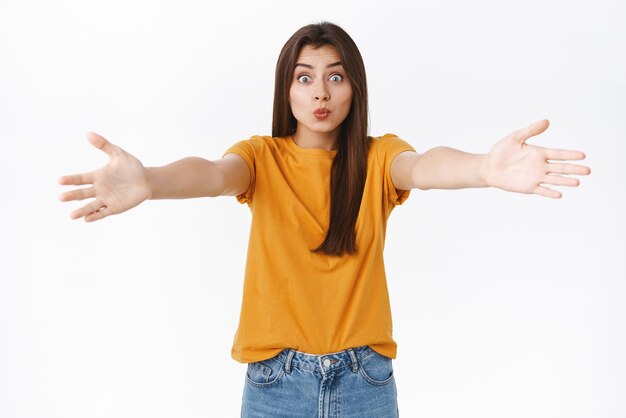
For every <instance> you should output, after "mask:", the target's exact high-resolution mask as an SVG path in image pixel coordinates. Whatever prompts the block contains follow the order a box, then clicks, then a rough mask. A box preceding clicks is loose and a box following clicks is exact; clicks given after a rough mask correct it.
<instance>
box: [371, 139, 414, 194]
mask: <svg viewBox="0 0 626 418" xmlns="http://www.w3.org/2000/svg"><path fill="white" fill-rule="evenodd" d="M403 151H414V152H416V151H415V148H413V147H412V146H411V145H410V144H409V143H408V142H406V141H404V140H402V139H400V138H398V137H397V136H396V135H394V134H385V135H383V136H382V137H380V139H379V143H378V147H377V158H378V164H379V165H380V168H381V170H382V171H383V178H384V184H383V192H384V193H385V195H386V196H387V198H388V202H389V204H390V205H392V206H398V205H401V204H402V203H404V201H405V200H406V199H408V197H409V194H410V193H411V191H410V190H400V189H396V187H395V186H394V184H393V181H391V162H392V161H393V159H394V158H395V157H396V156H397V155H398V154H400V153H401V152H403Z"/></svg>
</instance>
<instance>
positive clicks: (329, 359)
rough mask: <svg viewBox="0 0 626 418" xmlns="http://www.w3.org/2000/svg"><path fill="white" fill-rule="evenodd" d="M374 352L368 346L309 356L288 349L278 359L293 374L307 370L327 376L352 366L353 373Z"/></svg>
mask: <svg viewBox="0 0 626 418" xmlns="http://www.w3.org/2000/svg"><path fill="white" fill-rule="evenodd" d="M373 351H374V350H372V348H371V347H369V346H367V345H362V346H360V347H354V348H348V349H346V350H343V351H339V352H337V353H328V354H309V353H303V352H301V351H296V350H294V349H293V348H287V349H285V350H283V351H281V352H280V353H279V354H278V356H277V357H276V358H277V359H278V360H279V361H281V362H283V363H285V371H286V372H287V373H290V372H291V369H292V368H297V369H306V370H311V371H317V372H320V373H322V374H326V373H327V372H329V371H331V370H337V369H341V368H343V367H348V366H350V367H351V368H352V371H353V372H356V371H357V370H358V367H359V360H361V359H362V358H364V357H367V356H368V355H370V354H371V353H372V352H373Z"/></svg>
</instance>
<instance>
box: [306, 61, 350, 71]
mask: <svg viewBox="0 0 626 418" xmlns="http://www.w3.org/2000/svg"><path fill="white" fill-rule="evenodd" d="M340 65H342V64H341V61H337V62H333V63H332V64H328V65H327V66H326V68H332V67H338V66H340ZM298 66H300V67H306V68H310V69H313V66H312V65H309V64H303V63H301V62H298V63H296V67H298Z"/></svg>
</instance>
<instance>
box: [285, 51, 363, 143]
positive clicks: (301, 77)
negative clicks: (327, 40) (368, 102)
mask: <svg viewBox="0 0 626 418" xmlns="http://www.w3.org/2000/svg"><path fill="white" fill-rule="evenodd" d="M351 103H352V85H351V84H350V81H349V80H348V77H347V75H346V72H345V71H344V69H343V66H342V65H341V58H340V57H339V54H338V53H337V51H336V50H335V48H332V47H330V46H328V45H325V46H322V47H320V48H318V49H314V48H313V47H311V46H308V45H307V46H305V47H304V48H302V51H301V52H300V54H299V55H298V59H297V60H296V68H295V71H294V73H293V80H292V84H291V88H290V90H289V105H290V106H291V111H292V113H293V115H294V117H295V118H296V120H297V128H296V133H295V134H294V135H293V139H294V141H295V143H296V144H298V145H299V146H300V147H302V148H321V149H325V150H332V149H335V148H336V143H337V136H338V135H339V128H340V126H341V123H342V122H343V121H344V120H345V119H346V117H347V116H348V113H349V112H350V105H351ZM322 107H323V108H325V109H328V110H330V114H329V116H328V117H327V118H326V119H324V120H319V119H318V118H316V117H315V115H314V114H313V112H315V110H316V109H318V108H322Z"/></svg>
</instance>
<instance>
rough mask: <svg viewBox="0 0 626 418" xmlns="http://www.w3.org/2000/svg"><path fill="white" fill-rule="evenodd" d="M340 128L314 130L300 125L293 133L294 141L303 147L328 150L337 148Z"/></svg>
mask: <svg viewBox="0 0 626 418" xmlns="http://www.w3.org/2000/svg"><path fill="white" fill-rule="evenodd" d="M338 136H339V128H337V129H335V130H334V131H332V132H313V131H310V130H308V129H306V128H303V127H302V126H298V128H297V129H296V133H295V134H293V140H294V142H295V143H296V144H297V145H298V146H299V147H301V148H319V149H323V150H326V151H332V150H334V149H336V146H337V137H338Z"/></svg>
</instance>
